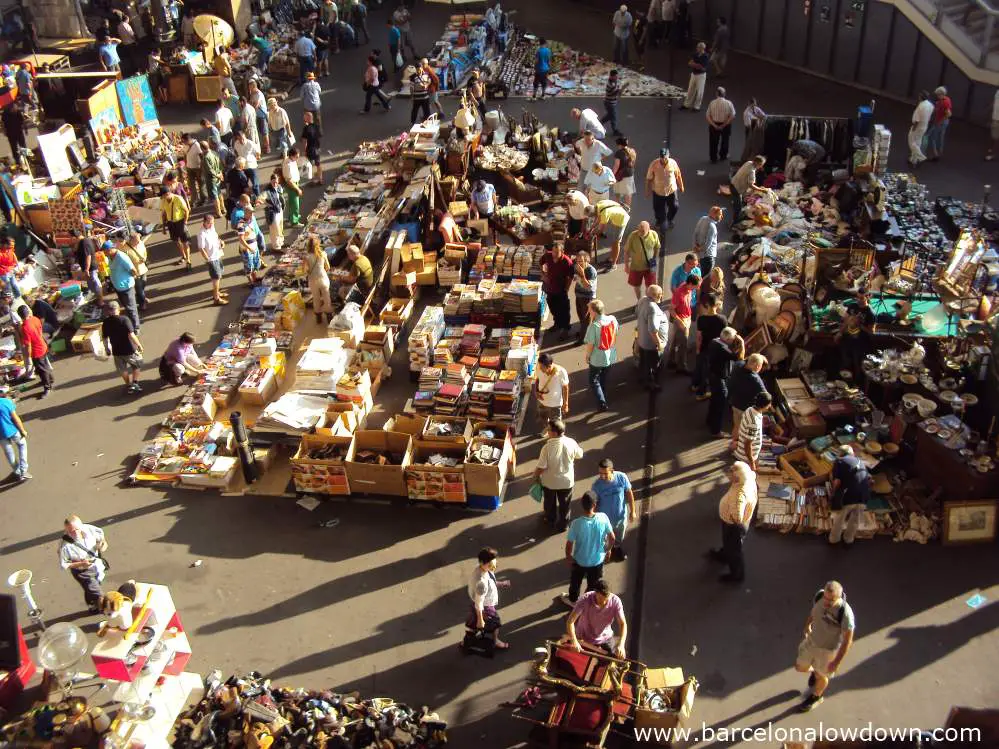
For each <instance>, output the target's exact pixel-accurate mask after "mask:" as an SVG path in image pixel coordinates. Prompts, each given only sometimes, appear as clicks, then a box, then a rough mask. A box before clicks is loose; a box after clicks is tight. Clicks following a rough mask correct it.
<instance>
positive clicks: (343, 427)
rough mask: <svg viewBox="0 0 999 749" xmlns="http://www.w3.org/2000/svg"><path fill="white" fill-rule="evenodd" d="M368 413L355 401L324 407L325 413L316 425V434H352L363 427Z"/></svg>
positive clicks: (327, 435)
mask: <svg viewBox="0 0 999 749" xmlns="http://www.w3.org/2000/svg"><path fill="white" fill-rule="evenodd" d="M367 419H368V415H367V412H366V411H365V410H364V407H363V406H362V405H360V404H357V403H349V402H337V403H330V404H329V405H328V406H327V407H326V413H325V414H323V417H322V418H321V419H320V420H319V423H318V424H317V425H316V434H319V435H323V436H326V437H330V436H333V435H336V434H344V433H347V434H353V433H354V432H356V431H357V430H358V429H364V423H365V422H366V421H367Z"/></svg>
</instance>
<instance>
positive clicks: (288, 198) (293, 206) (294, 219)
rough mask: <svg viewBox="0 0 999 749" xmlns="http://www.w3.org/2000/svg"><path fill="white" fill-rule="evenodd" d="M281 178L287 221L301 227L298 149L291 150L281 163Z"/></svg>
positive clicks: (300, 176)
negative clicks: (282, 180)
mask: <svg viewBox="0 0 999 749" xmlns="http://www.w3.org/2000/svg"><path fill="white" fill-rule="evenodd" d="M281 177H282V178H283V179H284V199H285V204H286V205H287V208H288V221H289V223H290V224H291V225H292V226H301V225H302V217H301V205H302V204H301V201H302V187H301V184H300V183H301V181H302V175H301V172H300V171H299V169H298V149H297V148H292V149H291V150H289V151H288V154H287V155H286V156H285V157H284V161H282V162H281Z"/></svg>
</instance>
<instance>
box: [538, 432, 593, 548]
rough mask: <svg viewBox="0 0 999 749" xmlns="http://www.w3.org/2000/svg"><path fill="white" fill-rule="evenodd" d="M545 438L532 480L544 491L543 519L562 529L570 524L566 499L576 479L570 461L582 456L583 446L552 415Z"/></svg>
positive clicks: (556, 528) (559, 530) (572, 461)
mask: <svg viewBox="0 0 999 749" xmlns="http://www.w3.org/2000/svg"><path fill="white" fill-rule="evenodd" d="M546 436H547V437H548V441H547V442H545V444H544V446H543V447H542V448H541V452H540V453H539V454H538V462H537V464H536V466H535V469H534V480H535V481H537V482H538V483H540V484H541V488H542V490H543V491H544V516H545V522H547V523H548V524H549V525H551V526H552V527H554V528H555V530H556V531H558V532H560V533H561V532H562V531H564V530H565V529H566V526H568V524H569V502H570V500H571V499H572V487H573V485H574V484H575V483H576V476H575V470H574V468H573V464H574V463H575V462H576V461H577V460H579V459H580V458H582V457H583V448H581V447H580V446H579V443H577V442H576V440H574V439H572V438H571V437H566V436H565V422H563V421H562V420H561V419H553V420H552V421H550V422H549V423H548V430H547V433H546Z"/></svg>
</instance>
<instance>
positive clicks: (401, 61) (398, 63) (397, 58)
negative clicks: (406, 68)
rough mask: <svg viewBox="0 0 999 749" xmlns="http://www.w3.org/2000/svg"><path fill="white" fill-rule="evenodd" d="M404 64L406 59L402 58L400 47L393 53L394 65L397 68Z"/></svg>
mask: <svg viewBox="0 0 999 749" xmlns="http://www.w3.org/2000/svg"><path fill="white" fill-rule="evenodd" d="M405 64H406V61H405V60H404V59H403V58H402V50H401V49H400V50H399V51H398V52H396V53H395V66H396V67H397V68H401V67H402V66H403V65H405Z"/></svg>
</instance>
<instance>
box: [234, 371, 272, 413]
mask: <svg viewBox="0 0 999 749" xmlns="http://www.w3.org/2000/svg"><path fill="white" fill-rule="evenodd" d="M261 372H262V373H263V374H262V375H261V378H262V379H260V380H259V384H257V385H256V386H253V385H251V384H248V383H247V382H246V381H245V380H244V382H243V384H242V385H240V386H239V397H240V398H242V400H243V402H244V403H247V404H249V405H251V406H264V405H266V404H268V403H270V402H271V399H272V398H273V397H274V395H275V394H276V393H277V390H278V379H277V374H276V373H275V371H274V370H273V369H263V370H261ZM251 376H253V375H251ZM248 379H249V377H247V380H248Z"/></svg>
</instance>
